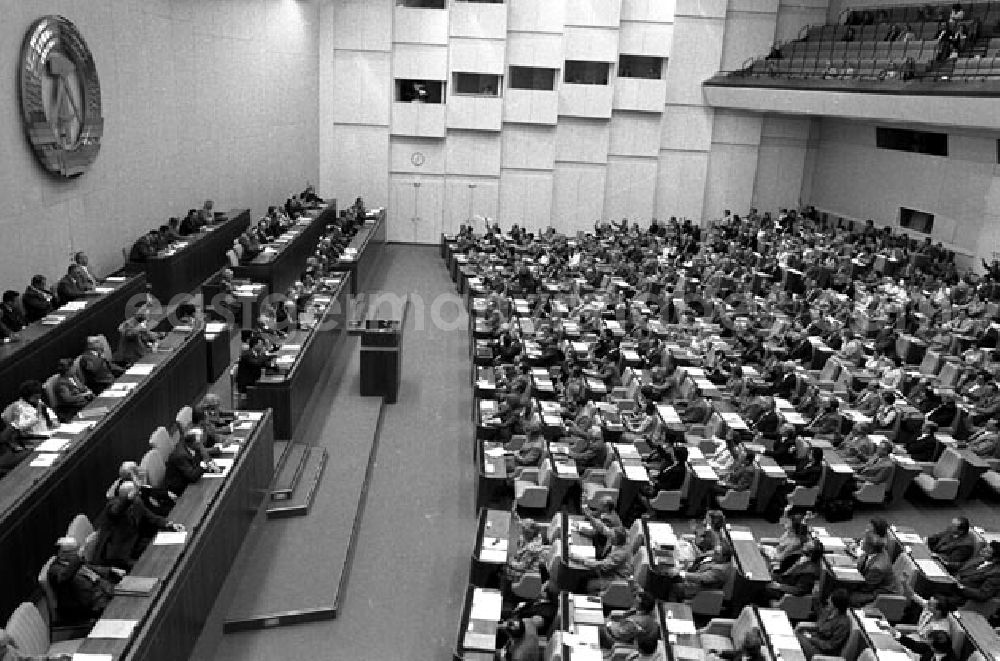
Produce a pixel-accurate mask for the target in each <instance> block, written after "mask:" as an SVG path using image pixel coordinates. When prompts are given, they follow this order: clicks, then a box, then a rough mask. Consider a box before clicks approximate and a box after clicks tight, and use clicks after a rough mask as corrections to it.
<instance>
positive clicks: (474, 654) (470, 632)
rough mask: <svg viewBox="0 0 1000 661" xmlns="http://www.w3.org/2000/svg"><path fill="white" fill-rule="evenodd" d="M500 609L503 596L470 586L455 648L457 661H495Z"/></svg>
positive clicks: (466, 593) (489, 590)
mask: <svg viewBox="0 0 1000 661" xmlns="http://www.w3.org/2000/svg"><path fill="white" fill-rule="evenodd" d="M502 609H503V594H501V592H500V591H499V590H491V589H487V588H477V587H476V586H474V585H470V586H469V587H468V589H467V590H466V592H465V601H464V603H463V605H462V617H461V618H460V620H459V625H458V642H457V643H456V645H455V654H454V657H453V658H454V659H455V660H456V661H461V660H464V661H494V660H495V659H496V651H497V629H498V628H499V624H500V617H501V610H502Z"/></svg>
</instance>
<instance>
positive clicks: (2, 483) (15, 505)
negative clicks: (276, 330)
mask: <svg viewBox="0 0 1000 661" xmlns="http://www.w3.org/2000/svg"><path fill="white" fill-rule="evenodd" d="M160 346H161V350H160V351H157V352H154V353H150V354H147V355H146V356H145V357H143V358H142V359H141V360H140V361H139V362H138V363H137V364H136V366H134V367H132V368H131V369H130V370H129V371H128V372H126V373H125V374H124V375H122V376H121V377H120V378H119V379H118V382H117V383H118V384H134V385H132V386H124V385H122V386H118V385H116V386H115V389H110V388H109V389H108V390H106V391H105V392H104V393H103V394H102V395H101V396H100V397H98V398H97V399H95V400H94V401H92V402H91V403H90V404H88V405H87V407H86V408H85V409H84V415H85V416H87V417H85V418H84V419H83V420H82V421H77V424H71V425H63V426H62V428H61V430H59V429H57V430H56V431H55V433H54V434H53V437H52V439H50V441H51V443H47V444H45V445H43V446H40V449H41V450H42V452H38V451H36V452H35V453H33V454H32V455H31V456H30V457H28V458H26V459H25V460H24V461H23V462H21V464H20V465H18V466H17V467H16V468H14V469H13V470H12V471H11V472H10V473H9V474H8V475H7V476H6V477H4V478H3V479H2V480H0V558H3V559H4V560H3V566H2V567H0V585H3V586H4V589H3V590H0V612H8V613H9V612H10V611H12V610H13V609H14V608H15V607H16V606H17V604H18V603H20V602H21V601H24V600H25V599H26V598H28V597H29V595H31V593H32V592H33V591H34V590H35V589H36V587H37V584H36V579H37V576H38V569H39V568H40V567H41V566H42V564H43V563H44V562H45V560H46V558H48V557H49V556H50V555H51V554H52V549H53V544H54V543H55V540H56V539H57V538H59V537H61V536H62V535H63V532H64V531H65V530H66V525H67V524H68V523H69V521H70V520H71V519H72V518H73V517H74V516H76V515H77V514H79V513H81V512H85V513H88V514H94V513H96V512H100V511H101V509H102V508H103V507H104V503H105V496H104V492H105V490H106V489H107V488H108V485H109V484H111V482H112V481H113V480H114V479H115V478H117V477H118V466H119V465H120V464H121V462H123V461H138V460H139V459H140V458H141V457H142V455H143V454H144V453H145V452H146V450H147V449H148V447H149V436H150V434H151V433H152V432H153V430H154V429H155V428H156V427H157V426H158V425H167V424H169V423H171V422H173V420H174V417H175V416H176V415H177V411H178V410H179V409H180V408H181V407H182V406H184V405H186V404H190V403H191V402H193V401H195V399H196V398H197V397H199V396H200V395H201V394H202V392H203V391H204V389H205V384H206V382H205V336H204V335H203V334H202V333H194V334H191V335H188V334H186V333H180V332H173V333H170V334H169V335H168V336H167V337H166V338H164V340H163V341H162V342H161V345H160ZM90 423H93V426H92V427H90V428H89V429H82V427H85V426H87V425H89V424H90ZM60 441H65V446H64V447H61V449H59V450H58V451H56V448H57V447H58V446H59V445H60ZM50 447H51V448H52V450H53V453H49V452H46V450H48V449H49V448H50ZM47 460H48V461H53V463H52V464H51V465H50V466H48V467H46V466H43V465H40V464H42V463H44V462H46V461H47ZM33 464H35V465H33Z"/></svg>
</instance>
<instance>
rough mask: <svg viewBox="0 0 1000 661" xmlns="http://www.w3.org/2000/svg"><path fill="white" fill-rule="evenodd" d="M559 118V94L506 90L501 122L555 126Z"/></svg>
mask: <svg viewBox="0 0 1000 661" xmlns="http://www.w3.org/2000/svg"><path fill="white" fill-rule="evenodd" d="M558 117H559V93H558V92H556V91H555V90H522V89H510V88H508V89H507V92H506V96H505V97H504V102H503V121H505V122H517V123H521V124H555V123H556V122H557V121H558Z"/></svg>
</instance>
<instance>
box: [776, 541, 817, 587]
mask: <svg viewBox="0 0 1000 661" xmlns="http://www.w3.org/2000/svg"><path fill="white" fill-rule="evenodd" d="M802 550H803V553H802V555H800V556H799V558H798V560H796V561H795V564H793V565H792V566H791V567H789V568H788V569H786V570H784V571H776V572H774V573H773V574H772V577H773V578H774V580H773V581H771V582H770V583H769V584H768V586H767V594H768V596H769V597H771V598H772V599H780V598H781V596H782V595H785V594H791V595H795V596H797V597H802V596H805V595H807V594H812V591H813V588H814V587H816V584H817V582H818V581H819V577H820V576H821V575H822V573H823V544H822V543H821V542H819V541H818V540H815V539H810V540H809V541H808V542H806V544H805V546H804V547H803V549H802Z"/></svg>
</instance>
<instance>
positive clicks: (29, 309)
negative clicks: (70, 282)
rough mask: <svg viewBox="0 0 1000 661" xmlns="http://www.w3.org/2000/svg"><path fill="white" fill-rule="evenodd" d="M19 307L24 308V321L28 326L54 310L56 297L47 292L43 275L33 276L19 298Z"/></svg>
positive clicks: (46, 284)
mask: <svg viewBox="0 0 1000 661" xmlns="http://www.w3.org/2000/svg"><path fill="white" fill-rule="evenodd" d="M21 307H22V308H24V319H25V321H27V322H28V323H29V324H30V323H34V322H36V321H38V320H39V319H41V318H42V317H44V316H45V315H47V314H48V313H50V312H52V310H54V309H55V307H56V297H55V296H53V295H52V292H50V291H49V290H48V282H47V281H46V279H45V276H44V275H35V276H33V277H32V278H31V284H30V285H28V287H27V289H25V290H24V295H23V296H21Z"/></svg>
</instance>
